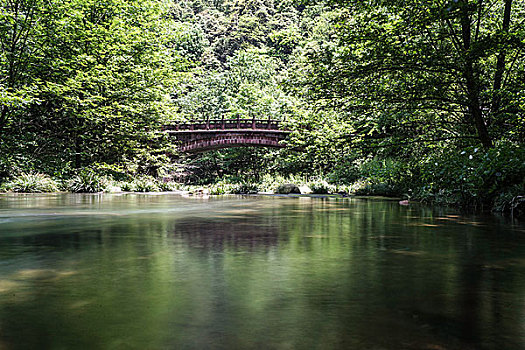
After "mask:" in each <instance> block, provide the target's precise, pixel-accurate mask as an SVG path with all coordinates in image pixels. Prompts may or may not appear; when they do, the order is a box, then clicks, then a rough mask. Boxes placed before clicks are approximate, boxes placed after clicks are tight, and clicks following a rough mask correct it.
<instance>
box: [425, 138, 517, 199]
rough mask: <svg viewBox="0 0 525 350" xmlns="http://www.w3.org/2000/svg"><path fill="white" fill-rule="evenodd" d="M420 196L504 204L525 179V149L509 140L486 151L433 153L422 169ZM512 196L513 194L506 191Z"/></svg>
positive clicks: (465, 149) (454, 150)
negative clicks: (515, 187) (440, 196)
mask: <svg viewBox="0 0 525 350" xmlns="http://www.w3.org/2000/svg"><path fill="white" fill-rule="evenodd" d="M419 171H420V173H421V180H422V183H423V184H425V185H424V186H422V188H420V189H418V195H419V196H420V195H421V194H426V195H427V196H430V197H432V196H434V197H436V198H437V197H438V195H439V194H440V193H441V194H443V195H446V198H444V197H443V196H442V200H444V201H446V202H450V203H455V204H460V205H462V206H478V205H489V206H490V205H492V204H494V203H495V204H496V206H501V204H502V202H504V201H505V199H503V197H502V198H499V196H504V197H505V193H506V192H508V193H514V192H515V191H516V189H513V187H514V186H516V185H519V184H520V183H522V181H523V179H524V178H525V150H524V149H522V148H520V147H519V146H517V145H513V144H510V143H498V144H496V145H495V146H494V147H493V148H491V149H488V150H484V149H480V148H477V147H467V148H463V149H462V150H461V149H460V150H458V149H451V150H445V151H443V152H442V153H441V154H433V155H430V156H429V157H428V158H427V159H425V161H424V162H422V164H421V166H420V169H419ZM507 196H511V194H507Z"/></svg>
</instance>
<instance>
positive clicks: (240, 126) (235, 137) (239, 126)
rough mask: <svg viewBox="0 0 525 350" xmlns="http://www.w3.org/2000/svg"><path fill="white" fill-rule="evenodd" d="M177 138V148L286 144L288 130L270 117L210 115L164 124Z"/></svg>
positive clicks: (201, 149) (190, 150) (197, 149)
mask: <svg viewBox="0 0 525 350" xmlns="http://www.w3.org/2000/svg"><path fill="white" fill-rule="evenodd" d="M164 131H165V132H166V133H168V134H169V135H170V136H173V137H175V138H176V139H177V141H179V142H180V145H179V150H180V151H182V152H188V153H200V152H205V151H209V150H214V149H221V148H231V147H244V146H252V147H278V148H283V147H286V146H285V145H284V144H282V143H281V141H283V140H285V139H286V137H287V136H288V134H289V133H290V131H288V130H286V129H285V128H283V127H282V125H281V122H280V121H278V120H273V119H264V120H263V119H255V118H254V119H209V120H207V121H205V122H200V121H196V122H190V123H181V124H175V125H169V126H166V127H164Z"/></svg>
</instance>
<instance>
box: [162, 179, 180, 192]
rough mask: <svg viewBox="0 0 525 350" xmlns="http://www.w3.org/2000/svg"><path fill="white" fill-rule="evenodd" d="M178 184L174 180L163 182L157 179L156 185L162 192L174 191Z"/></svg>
mask: <svg viewBox="0 0 525 350" xmlns="http://www.w3.org/2000/svg"><path fill="white" fill-rule="evenodd" d="M178 185H179V184H177V183H176V182H171V181H168V182H164V181H158V187H159V190H161V191H163V192H171V191H175V190H177V189H178V188H179V186H178Z"/></svg>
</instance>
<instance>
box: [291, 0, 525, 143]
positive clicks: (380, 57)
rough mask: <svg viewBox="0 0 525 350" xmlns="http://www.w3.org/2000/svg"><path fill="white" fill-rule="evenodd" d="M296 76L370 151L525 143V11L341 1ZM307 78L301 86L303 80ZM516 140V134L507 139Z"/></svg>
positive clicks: (457, 2)
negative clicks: (471, 142)
mask: <svg viewBox="0 0 525 350" xmlns="http://www.w3.org/2000/svg"><path fill="white" fill-rule="evenodd" d="M335 9H336V10H335V11H334V12H332V19H331V21H330V26H327V27H325V28H324V37H323V39H324V41H321V40H318V41H317V42H312V43H310V44H309V46H308V47H307V48H306V49H305V50H304V57H305V59H304V60H303V61H302V62H306V64H302V65H301V66H300V68H301V73H302V76H299V77H298V81H300V85H301V86H302V88H303V90H302V91H303V93H304V95H305V96H307V97H309V98H312V99H314V100H316V101H317V102H318V103H319V104H321V105H324V106H330V107H332V108H335V110H337V111H339V112H341V113H346V115H347V116H348V118H350V119H351V120H352V121H353V124H354V130H353V131H354V132H355V133H354V134H353V137H355V134H358V135H361V136H366V137H361V138H360V139H363V138H365V139H366V140H367V141H368V142H369V143H371V144H372V145H374V144H376V145H388V144H399V143H401V144H403V143H407V142H437V141H442V140H457V139H461V140H468V139H476V140H478V142H479V143H481V144H482V145H483V146H484V147H487V148H488V147H491V146H492V145H493V142H494V140H495V139H499V138H502V137H504V138H507V137H509V136H510V137H511V138H512V139H514V140H515V141H517V142H519V141H520V140H521V141H522V140H523V139H525V138H524V135H525V133H524V132H525V129H524V127H523V121H524V111H525V109H524V107H525V106H524V104H523V98H524V93H523V91H524V88H525V81H524V80H523V78H522V77H523V76H525V65H524V54H525V31H524V28H523V20H522V18H523V15H524V12H525V3H524V2H523V1H520V0H505V1H487V0H476V1H470V0H453V1H415V0H414V1H408V2H407V1H397V0H392V1H384V0H383V1H379V0H378V1H350V0H348V1H344V0H342V1H338V2H337V4H336V6H335ZM301 79H302V81H301ZM509 131H511V132H512V134H510V135H509Z"/></svg>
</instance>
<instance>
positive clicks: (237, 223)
mask: <svg viewBox="0 0 525 350" xmlns="http://www.w3.org/2000/svg"><path fill="white" fill-rule="evenodd" d="M174 234H175V236H176V237H180V238H181V239H183V240H184V241H185V242H187V243H188V245H190V246H193V247H195V246H197V247H203V248H212V249H213V250H222V249H224V248H225V247H242V248H243V249H246V248H255V247H258V248H259V247H270V246H276V245H277V244H278V242H279V240H280V239H281V240H282V239H284V237H281V238H280V237H279V234H280V229H279V225H278V224H277V223H276V222H274V221H273V220H272V219H271V218H269V217H264V218H258V217H246V218H225V219H206V218H201V217H199V218H184V219H181V220H177V221H176V222H175V227H174Z"/></svg>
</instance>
